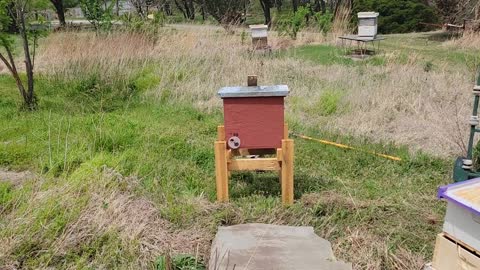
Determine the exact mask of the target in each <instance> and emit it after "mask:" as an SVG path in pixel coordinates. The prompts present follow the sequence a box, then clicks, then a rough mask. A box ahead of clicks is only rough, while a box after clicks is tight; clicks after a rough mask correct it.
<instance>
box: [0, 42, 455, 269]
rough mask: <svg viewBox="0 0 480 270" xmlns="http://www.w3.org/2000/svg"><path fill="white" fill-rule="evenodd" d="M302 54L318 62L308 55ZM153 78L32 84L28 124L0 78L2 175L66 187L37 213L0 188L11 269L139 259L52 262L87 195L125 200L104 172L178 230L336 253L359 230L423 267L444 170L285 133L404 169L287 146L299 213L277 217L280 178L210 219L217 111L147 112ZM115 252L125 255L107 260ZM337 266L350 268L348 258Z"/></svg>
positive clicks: (332, 99)
mask: <svg viewBox="0 0 480 270" xmlns="http://www.w3.org/2000/svg"><path fill="white" fill-rule="evenodd" d="M307 51H308V52H309V53H312V54H315V53H314V50H313V48H312V49H307ZM332 52H334V50H332V49H331V48H328V47H326V48H324V51H323V52H322V53H320V55H327V56H328V57H330V58H329V60H328V62H331V61H347V60H339V59H343V58H336V56H331V53H332ZM319 61H324V60H320V59H319ZM151 76H152V75H151V73H150V72H148V70H142V71H139V72H138V74H137V75H135V76H132V77H131V78H127V79H126V80H125V81H123V82H108V81H103V80H102V78H100V77H95V76H93V77H88V76H87V77H83V78H81V79H76V80H73V81H61V80H59V79H58V78H50V77H45V76H39V77H38V84H37V86H38V88H37V89H38V96H39V99H40V101H41V102H40V110H39V111H37V112H25V111H20V110H19V109H18V108H19V99H18V94H17V93H16V92H15V85H14V83H13V81H12V80H11V79H10V78H9V77H8V76H5V75H2V76H0V82H2V83H0V93H1V95H2V99H1V103H2V106H1V107H0V108H1V109H0V126H1V127H2V128H1V129H0V143H1V144H0V145H1V146H0V147H1V148H0V150H1V151H0V166H1V167H6V168H10V169H15V170H24V169H28V170H33V171H35V172H37V173H39V174H42V175H43V177H45V178H46V179H47V181H46V182H44V183H43V184H42V185H41V186H40V188H41V189H42V190H45V191H49V190H53V189H55V188H58V187H62V186H65V190H62V191H57V192H53V193H52V194H51V195H50V196H46V197H45V198H43V199H42V200H40V201H39V202H38V203H36V205H35V209H34V210H32V209H31V208H30V205H29V204H30V203H32V202H31V201H29V196H31V195H32V194H34V192H36V191H35V189H36V188H35V187H36V182H35V181H33V180H32V181H28V182H26V183H24V184H23V185H20V186H11V185H8V184H2V185H1V186H0V202H1V203H2V205H3V206H2V208H0V210H1V209H3V210H2V211H1V212H0V216H3V217H6V215H13V216H27V217H29V219H28V221H27V222H26V223H25V224H23V225H22V226H18V227H9V226H7V224H12V223H5V222H6V221H5V219H3V218H2V219H0V220H3V221H0V238H8V237H13V236H14V235H15V236H17V237H19V238H20V241H19V243H18V244H17V245H16V246H15V248H14V250H13V251H12V253H11V254H8V256H9V257H8V258H10V259H12V258H13V259H14V260H16V261H21V262H22V263H23V264H24V265H26V266H28V267H37V266H40V265H42V266H51V267H66V266H68V265H70V266H72V265H75V266H77V267H84V266H86V265H90V264H91V263H93V264H94V265H97V266H98V265H103V266H108V267H109V268H110V267H111V268H118V267H120V268H121V267H125V266H126V265H128V264H129V263H130V262H131V261H132V258H133V257H135V256H137V255H138V254H137V253H135V252H134V251H132V250H135V248H133V249H132V247H131V246H133V247H135V245H136V244H135V242H131V243H128V244H126V243H123V242H121V240H120V239H119V238H118V235H117V233H116V232H111V233H107V234H106V235H98V239H97V240H95V241H94V242H86V243H83V244H82V246H80V247H79V248H78V249H75V250H71V251H69V252H68V253H66V254H63V255H59V254H58V253H56V252H55V239H57V238H58V237H60V235H61V234H62V233H63V232H64V230H65V229H66V228H68V227H69V226H71V225H72V224H74V223H75V220H76V219H77V218H78V216H79V214H80V212H81V211H82V209H83V208H84V207H85V205H86V204H87V202H88V200H89V198H90V196H91V193H92V192H93V191H94V190H95V189H96V188H99V189H102V188H105V187H106V186H108V187H109V188H110V189H112V190H123V189H124V187H123V184H121V183H116V182H110V181H112V180H101V179H100V178H99V176H98V175H99V172H101V171H102V168H104V167H105V166H106V167H109V168H114V169H115V170H116V171H118V172H119V173H121V174H122V175H125V176H128V175H135V176H137V177H138V178H139V179H140V185H139V186H138V187H136V188H135V190H134V191H133V192H134V194H136V195H135V196H139V197H144V198H147V199H148V200H151V201H152V202H153V203H154V204H155V206H156V207H157V208H158V211H159V213H160V214H161V216H162V218H164V219H166V220H168V221H170V222H172V223H173V224H174V225H175V226H176V227H177V228H179V229H188V228H192V227H194V226H204V227H206V228H210V229H211V231H212V233H213V232H214V231H215V228H216V226H218V225H230V224H237V223H243V222H275V223H281V224H291V225H310V226H314V227H315V229H316V231H317V232H318V233H319V234H320V235H322V236H328V238H329V240H331V241H338V242H340V243H343V241H345V240H344V238H347V237H349V234H348V230H351V229H358V230H362V231H363V232H365V233H368V235H369V237H372V239H384V238H387V237H389V238H388V240H385V241H387V244H388V252H392V253H395V252H396V250H397V249H399V248H406V249H407V250H409V251H411V252H414V253H417V254H421V256H423V257H425V258H428V257H430V256H431V252H432V244H433V240H434V236H435V232H436V231H438V229H439V224H438V223H435V224H432V223H431V222H429V218H430V217H431V216H432V215H433V216H434V217H435V219H437V220H440V219H441V216H442V213H443V205H442V203H440V202H437V200H436V199H435V191H436V188H437V186H438V185H440V184H445V183H447V182H448V178H449V171H450V166H449V165H450V164H449V162H445V161H443V160H440V159H436V158H433V157H430V156H427V155H424V154H421V153H418V154H416V155H413V156H412V155H410V154H409V153H408V151H407V149H406V148H405V147H398V146H395V145H392V144H388V143H385V144H382V143H380V144H378V143H373V142H371V141H370V140H368V139H365V138H353V137H345V136H342V135H340V134H330V133H325V132H323V131H322V130H321V129H308V128H306V127H304V126H303V125H302V123H297V122H291V123H290V125H291V127H292V130H293V131H295V132H298V133H304V134H308V135H310V136H313V137H318V138H324V139H328V140H332V141H336V142H340V143H345V144H349V145H352V146H355V147H358V148H362V149H368V150H371V151H377V152H381V153H388V154H391V155H397V156H400V157H402V158H403V159H404V161H402V162H394V161H390V160H385V159H382V158H378V157H375V156H373V155H369V154H366V153H363V152H358V151H351V150H343V149H339V148H335V147H332V146H326V145H322V144H319V143H316V142H311V141H305V140H302V139H296V154H295V157H296V167H295V198H296V199H297V200H299V202H297V203H296V204H295V205H294V206H292V207H289V208H283V207H282V206H281V203H280V199H279V197H280V188H279V185H278V176H276V175H274V174H270V173H237V174H234V175H233V177H232V180H231V199H232V203H231V206H230V207H220V208H218V207H216V208H213V210H212V209H210V210H207V209H204V208H202V207H201V206H199V205H197V204H196V203H195V200H191V198H196V197H205V198H207V199H208V201H210V202H213V201H214V200H215V180H214V155H213V147H212V146H213V142H214V139H215V137H216V126H217V125H218V124H219V123H221V122H222V114H221V111H220V110H214V111H213V112H211V113H205V112H201V111H198V110H196V109H194V108H193V107H191V105H188V104H181V103H177V102H173V101H172V100H170V99H169V98H168V96H166V97H165V98H163V99H161V101H159V102H153V101H147V100H145V99H143V98H141V97H142V93H143V92H144V91H145V89H146V88H149V87H152V84H155V83H156V82H158V81H159V79H155V78H152V77H151ZM125 93H126V94H125ZM339 95H340V94H339V92H336V91H330V92H326V93H325V94H324V95H323V96H322V97H321V98H320V101H319V102H320V103H321V104H320V105H321V106H320V105H319V106H315V107H318V108H317V110H320V112H318V113H322V114H325V115H330V114H333V113H335V112H336V111H337V109H338V108H337V107H338V100H339V97H340V96H339ZM287 102H288V101H287ZM316 113H317V112H316ZM105 181H107V182H105ZM102 183H104V184H102ZM75 194H77V195H75ZM79 194H80V195H79ZM13 198H16V199H13ZM71 205H75V207H73V208H71V207H69V206H71ZM419 205H421V206H422V207H418V206H419ZM125 245H127V246H125ZM130 245H131V246H130ZM119 246H120V247H124V248H120V249H117V248H115V247H119ZM40 251H42V252H40ZM132 252H133V253H132ZM340 257H343V258H345V259H347V260H348V259H349V255H348V254H343V255H342V254H340ZM0 263H1V257H0ZM151 264H152V265H153V264H154V262H153V261H152V262H151ZM389 267H390V266H388V265H387V267H386V269H388V268H389Z"/></svg>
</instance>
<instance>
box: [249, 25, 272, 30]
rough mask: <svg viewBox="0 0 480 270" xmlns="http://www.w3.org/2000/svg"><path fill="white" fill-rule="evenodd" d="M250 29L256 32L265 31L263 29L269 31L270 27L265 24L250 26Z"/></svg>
mask: <svg viewBox="0 0 480 270" xmlns="http://www.w3.org/2000/svg"><path fill="white" fill-rule="evenodd" d="M248 27H250V29H252V30H253V29H254V30H263V29H268V25H265V24H252V25H249V26H248Z"/></svg>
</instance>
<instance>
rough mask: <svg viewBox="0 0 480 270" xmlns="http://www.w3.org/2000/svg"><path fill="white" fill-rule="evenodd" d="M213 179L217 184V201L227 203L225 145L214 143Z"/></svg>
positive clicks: (218, 142) (224, 143)
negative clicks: (214, 178)
mask: <svg viewBox="0 0 480 270" xmlns="http://www.w3.org/2000/svg"><path fill="white" fill-rule="evenodd" d="M215 177H216V184H217V201H219V202H227V201H228V170H227V143H226V142H225V141H216V142H215Z"/></svg>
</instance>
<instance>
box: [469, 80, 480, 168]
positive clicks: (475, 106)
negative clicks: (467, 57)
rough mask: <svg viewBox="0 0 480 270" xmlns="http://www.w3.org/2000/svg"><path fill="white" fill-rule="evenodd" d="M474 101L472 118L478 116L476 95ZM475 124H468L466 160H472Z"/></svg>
mask: <svg viewBox="0 0 480 270" xmlns="http://www.w3.org/2000/svg"><path fill="white" fill-rule="evenodd" d="M478 86H480V73H479V75H478V78H477V87H478ZM474 95H475V99H474V101H473V113H472V118H474V117H477V116H478V103H479V100H480V98H479V95H478V94H477V93H474ZM476 126H477V125H476V124H473V123H470V138H469V140H468V152H467V159H469V160H472V157H473V139H474V138H475V129H476Z"/></svg>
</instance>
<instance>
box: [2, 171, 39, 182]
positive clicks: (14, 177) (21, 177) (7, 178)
mask: <svg viewBox="0 0 480 270" xmlns="http://www.w3.org/2000/svg"><path fill="white" fill-rule="evenodd" d="M34 177H35V175H34V174H33V173H31V172H29V171H23V172H14V171H8V170H4V169H0V182H9V183H12V184H13V185H15V186H18V185H21V184H22V183H23V182H24V181H26V180H28V179H32V178H34Z"/></svg>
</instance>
